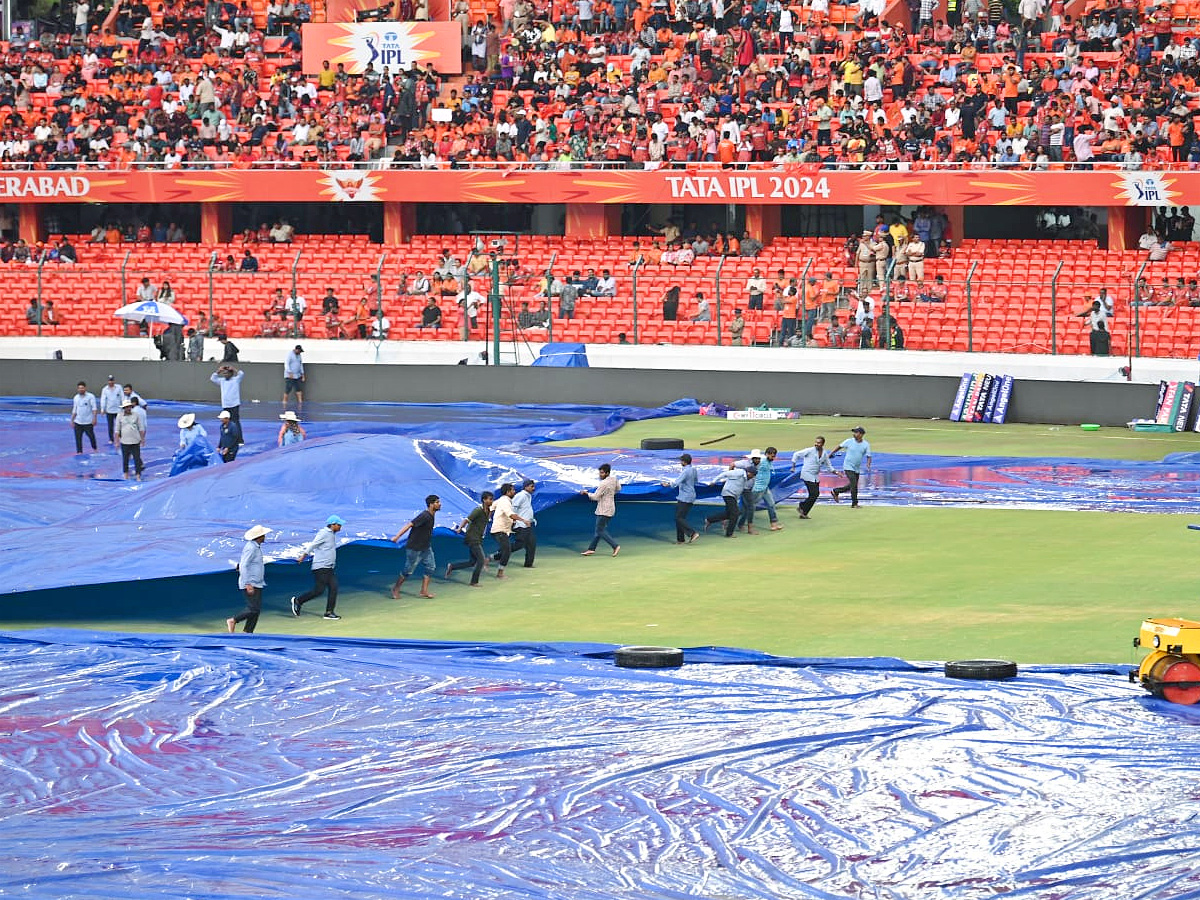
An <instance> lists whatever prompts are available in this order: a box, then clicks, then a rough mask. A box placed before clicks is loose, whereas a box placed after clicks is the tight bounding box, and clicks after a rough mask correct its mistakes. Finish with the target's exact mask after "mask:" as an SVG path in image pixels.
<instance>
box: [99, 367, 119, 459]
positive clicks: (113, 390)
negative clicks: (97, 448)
mask: <svg viewBox="0 0 1200 900" xmlns="http://www.w3.org/2000/svg"><path fill="white" fill-rule="evenodd" d="M124 399H125V395H124V394H123V393H122V390H121V385H119V384H117V381H116V378H115V377H114V376H112V375H109V376H108V383H107V384H106V385H104V388H103V390H101V391H100V412H102V413H104V415H105V418H107V419H108V442H109V443H110V444H112V443H115V442H116V438H115V437H114V431H113V427H114V426H115V425H116V423H117V416H118V415H120V413H121V401H122V400H124Z"/></svg>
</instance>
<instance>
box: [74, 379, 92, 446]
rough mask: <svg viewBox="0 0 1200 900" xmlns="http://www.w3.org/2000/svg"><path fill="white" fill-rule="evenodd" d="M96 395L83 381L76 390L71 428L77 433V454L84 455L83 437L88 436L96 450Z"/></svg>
mask: <svg viewBox="0 0 1200 900" xmlns="http://www.w3.org/2000/svg"><path fill="white" fill-rule="evenodd" d="M97 409H98V407H97V405H96V395H95V394H93V393H92V392H91V391H89V390H88V389H87V382H85V381H81V382H79V384H78V385H76V388H75V396H74V397H72V398H71V428H72V429H73V430H74V432H75V452H76V453H77V454H79V453H83V436H84V435H85V434H86V435H87V437H88V440H89V441H91V442H92V449H93V450H95V449H96V411H97Z"/></svg>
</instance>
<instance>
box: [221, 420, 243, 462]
mask: <svg viewBox="0 0 1200 900" xmlns="http://www.w3.org/2000/svg"><path fill="white" fill-rule="evenodd" d="M217 418H218V419H220V420H221V437H220V438H219V439H218V441H217V455H218V456H220V457H221V461H222V462H233V461H234V460H235V459H237V455H238V448H239V447H240V446H241V445H242V427H241V426H240V425H239V424H238V423H237V422H235V421H233V416H232V415H230V413H229V410H227V409H223V410H221V411H220V412H219V413H217Z"/></svg>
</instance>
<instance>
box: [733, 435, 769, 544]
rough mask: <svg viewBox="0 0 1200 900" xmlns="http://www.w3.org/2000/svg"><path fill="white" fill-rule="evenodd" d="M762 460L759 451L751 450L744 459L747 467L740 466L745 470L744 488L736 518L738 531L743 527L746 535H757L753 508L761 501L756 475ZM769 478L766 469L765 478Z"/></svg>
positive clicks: (761, 454)
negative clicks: (739, 513)
mask: <svg viewBox="0 0 1200 900" xmlns="http://www.w3.org/2000/svg"><path fill="white" fill-rule="evenodd" d="M762 458H763V453H762V451H761V450H751V451H750V454H749V455H748V456H747V457H746V463H748V465H747V464H746V463H743V464H742V465H744V466H745V468H746V486H745V487H744V488H742V512H741V515H740V516H739V517H738V528H739V529H740V528H741V527H742V526H743V525H744V526H745V528H746V534H757V532H756V531H755V530H754V508H755V507H756V506H758V501H759V500H761V499H762V491H761V490H759V489H758V475H759V472H761V471H762V468H763V464H762ZM770 477H771V476H770V469H768V470H767V478H768V479H769V478H770Z"/></svg>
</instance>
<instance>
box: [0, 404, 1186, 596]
mask: <svg viewBox="0 0 1200 900" xmlns="http://www.w3.org/2000/svg"><path fill="white" fill-rule="evenodd" d="M66 409H67V401H66V400H62V401H48V400H42V401H38V400H30V399H24V400H22V399H16V400H11V399H10V400H7V401H0V517H2V518H3V521H4V522H5V523H6V525H7V526H8V530H7V531H6V532H5V533H4V535H3V538H2V540H0V570H3V571H4V573H5V575H6V577H5V579H4V580H3V582H2V585H3V587H0V591H7V592H18V591H28V590H37V589H42V588H53V587H62V586H71V585H83V584H96V583H104V582H111V581H116V580H126V579H128V578H129V577H130V576H131V574H132V575H135V576H136V577H137V578H141V579H151V578H161V577H170V576H175V575H190V574H199V573H204V572H217V571H224V570H227V569H230V568H232V566H233V564H234V562H235V561H236V560H237V558H238V556H239V554H240V549H241V538H240V536H241V534H242V533H243V532H244V531H245V530H246V528H247V527H248V526H249V525H251V524H264V525H267V526H269V527H271V528H272V529H273V533H272V535H271V536H270V537H269V538H268V540H267V545H266V546H265V552H266V555H267V557H268V559H279V558H281V557H290V558H295V557H296V556H298V555H299V550H300V547H301V545H302V544H303V543H304V542H306V541H308V540H310V539H311V538H312V536H313V534H314V533H315V531H316V529H317V528H318V527H319V526H320V525H321V524H322V523H324V521H325V519H326V517H327V516H328V515H330V514H331V513H337V514H338V515H340V516H342V517H343V518H344V519H346V520H347V525H346V527H345V529H344V530H343V532H342V535H341V537H342V539H343V542H351V543H353V542H357V543H371V542H381V541H383V540H384V539H385V538H386V537H387V536H389V535H392V534H394V533H395V532H396V531H397V530H399V528H400V526H402V525H403V524H404V523H405V522H407V521H408V520H409V519H411V518H412V517H413V516H415V515H416V514H417V513H418V512H419V511H420V510H421V509H423V508H424V498H425V496H426V495H427V494H430V493H434V494H438V495H439V496H441V498H442V502H443V507H442V512H441V515H440V520H439V524H440V525H441V526H442V533H443V534H447V533H448V530H447V529H448V528H449V527H450V526H452V525H454V524H456V523H458V522H459V521H461V520H462V518H463V516H465V515H466V514H467V513H468V512H469V511H470V509H471V508H472V507H473V506H474V505H475V503H476V500H477V498H478V496H479V493H480V492H481V491H483V490H493V491H494V490H495V489H496V488H497V487H498V486H499V485H500V484H501V482H504V481H513V482H514V483H518V484H519V483H520V481H521V480H522V479H523V478H526V477H531V478H534V479H536V480H537V481H538V482H539V489H538V492H537V494H536V495H535V496H536V500H535V506H536V507H537V509H538V510H543V509H545V508H547V507H548V506H551V505H554V504H556V503H561V502H564V501H565V500H567V499H569V498H572V497H578V495H579V491H580V490H581V489H582V488H585V487H587V488H591V487H593V486H594V485H595V484H596V480H597V478H596V467H597V466H598V465H599V464H600V463H602V462H609V463H611V464H612V465H613V468H614V471H615V472H616V473H617V475H618V477H619V478H620V480H621V482H622V491H621V495H620V498H621V501H622V502H630V501H636V500H648V501H669V500H671V499H673V498H674V492H673V491H671V490H670V489H667V488H663V487H662V485H661V482H663V481H669V480H671V479H672V478H674V476H675V475H676V473H677V472H678V471H679V468H678V455H679V451H677V450H662V451H645V450H624V449H622V450H604V449H597V448H564V447H550V446H546V443H547V442H549V441H557V440H567V439H571V438H581V437H589V436H595V435H600V434H606V433H609V432H611V431H613V430H615V429H616V428H619V427H620V426H621V425H622V424H624V423H625V422H628V421H635V420H639V419H648V418H666V417H669V416H674V415H683V414H688V413H695V412H696V411H697V410H698V409H699V406H698V404H697V403H696V401H694V400H679V401H676V402H675V403H672V404H669V405H667V406H664V407H659V408H656V409H640V408H636V407H622V406H614V407H603V406H570V405H558V406H534V405H529V406H513V407H506V406H496V405H492V404H471V403H468V404H445V405H432V404H358V403H346V404H324V405H319V406H315V407H310V408H308V409H307V410H306V418H307V419H309V420H308V421H306V422H305V427H306V429H307V431H308V436H309V439H308V440H306V441H305V442H303V443H301V444H298V445H295V446H292V447H287V448H282V449H280V448H277V447H275V439H276V435H277V433H278V430H279V420H278V417H277V414H276V413H275V410H276V409H278V407H277V406H276V405H273V404H271V405H266V404H264V405H263V409H264V412H263V413H262V414H264V415H266V416H267V418H266V420H265V421H264V420H263V419H262V418H255V415H256V412H257V409H256V407H255V406H254V405H252V404H247V405H246V406H245V407H244V409H245V414H244V415H243V428H244V431H245V435H246V439H247V444H246V446H245V447H244V448H243V450H242V452H241V454H240V455H239V456H238V459H237V460H236V461H235V462H234V463H233V464H231V465H224V466H210V467H208V468H205V469H201V470H197V471H192V472H187V473H185V474H183V475H180V476H178V477H176V478H171V479H166V478H165V477H164V476H165V475H166V474H167V471H168V469H169V468H170V466H171V462H172V454H173V452H174V450H175V447H176V442H177V436H178V429H177V428H175V427H174V422H175V420H176V419H177V418H178V416H179V415H180V414H181V413H182V412H188V411H196V410H197V409H199V407H197V406H196V405H194V404H169V403H160V402H155V401H153V400H152V401H151V402H150V427H149V438H148V441H147V445H146V448H145V451H144V456H145V459H146V461H147V469H146V471H147V480H146V482H144V483H141V484H135V483H130V482H125V481H122V480H121V478H120V459H119V455H118V454H117V453H115V452H114V451H113V450H112V449H111V448H108V449H102V450H101V451H100V452H99V453H96V454H91V455H85V456H83V457H77V456H75V455H74V454H73V452H72V451H73V450H74V444H73V442H72V441H71V439H70V432H69V431H68V430H66V429H64V428H63V427H62V425H63V422H64V421H65V414H66ZM265 410H269V412H267V411H265ZM216 412H217V410H216V408H215V407H213V408H211V410H210V411H208V412H203V411H202V414H201V415H200V416H199V418H200V419H201V420H202V421H203V420H204V419H206V418H209V417H212V418H215V415H216ZM4 426H11V427H4ZM786 429H787V430H786V431H781V432H780V435H781V437H780V440H779V442H778V443H779V444H780V445H782V446H781V454H780V459H779V460H778V461H777V463H776V465H777V473H776V475H775V478H774V480H773V482H772V484H773V491H774V493H775V495H776V497H777V498H783V497H786V496H788V495H790V494H792V493H793V491H794V489H795V486H796V485H797V484H798V475H797V474H795V473H788V472H787V467H788V464H789V462H790V456H791V451H792V450H794V449H795V448H794V447H789V446H786V442H785V440H784V438H787V437H788V436H789V435H791V436H793V437H792V440H794V441H795V443H797V444H800V443H803V444H807V442H808V441H809V440H810V439H811V437H812V433H811V431H808V430H806V429H804V428H803V427H797V426H796V424H793V423H788V424H787V425H786ZM663 431H664V432H665V433H667V434H669V433H670V425H669V423H666V422H664V424H663ZM726 443H728V444H730V446H726ZM726 443H722V444H721V445H720V446H721V448H722V449H713V448H698V449H693V450H691V451H690V452H691V453H692V455H693V457H694V458H695V461H696V464H697V467H698V470H699V476H700V480H701V482H702V484H701V489H700V491H699V495H700V498H701V500H702V501H704V500H711V499H712V498H714V497H715V495H716V494H717V493H718V492H719V486H718V483H717V481H716V479H717V476H718V475H719V474H720V473H721V471H722V470H723V469H725V468H726V467H727V466H728V464H729V463H730V461H732V460H736V459H740V458H743V457H744V454H745V453H746V452H747V451H748V450H749V449H750V448H749V447H745V446H740V447H739V446H733V445H732V444H733V442H732V441H729V442H726ZM837 484H844V482H843V481H841V480H840V479H838V478H836V477H835V476H831V475H825V476H824V477H823V479H822V490H823V491H826V490H828V489H829V488H831V487H833V486H835V485H837ZM862 494H863V497H864V498H865V499H866V500H867V501H868V502H871V503H886V504H896V505H899V504H933V503H950V504H956V503H987V504H992V505H1007V506H1042V507H1058V508H1070V509H1103V510H1131V511H1146V512H1149V511H1155V512H1163V511H1169V512H1200V463H1198V462H1196V461H1195V460H1191V459H1186V458H1184V459H1178V460H1172V461H1170V462H1166V461H1164V462H1160V463H1140V462H1123V461H1114V460H1072V459H1020V458H1009V457H982V458H973V459H961V458H950V457H938V456H913V455H903V454H887V453H882V452H877V453H876V454H875V456H874V461H873V471H872V472H871V474H870V476H869V477H867V478H865V479H864V481H863V484H862ZM389 546H391V545H389ZM81 547H86V548H89V551H88V552H82V553H81V552H79V548H81ZM92 548H121V549H122V550H123V551H135V552H136V554H137V566H136V567H134V568H133V569H123V568H121V567H114V566H98V565H96V564H95V554H94V552H92ZM97 552H99V551H98V550H97ZM47 560H53V565H48V564H47Z"/></svg>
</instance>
